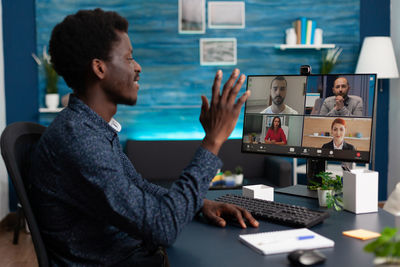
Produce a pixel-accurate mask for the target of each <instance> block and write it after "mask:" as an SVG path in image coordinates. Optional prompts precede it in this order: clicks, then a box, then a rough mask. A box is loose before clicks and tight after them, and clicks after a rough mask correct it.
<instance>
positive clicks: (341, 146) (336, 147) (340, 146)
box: [332, 141, 344, 149]
mask: <svg viewBox="0 0 400 267" xmlns="http://www.w3.org/2000/svg"><path fill="white" fill-rule="evenodd" d="M332 143H333V149H343V143H344V141H343V142H342V143H341V144H340V145H339V146H336V145H335V142H333V141H332Z"/></svg>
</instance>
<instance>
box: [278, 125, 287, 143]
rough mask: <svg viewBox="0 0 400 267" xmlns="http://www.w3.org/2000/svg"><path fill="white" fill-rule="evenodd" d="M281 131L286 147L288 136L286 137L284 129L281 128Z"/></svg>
mask: <svg viewBox="0 0 400 267" xmlns="http://www.w3.org/2000/svg"><path fill="white" fill-rule="evenodd" d="M279 129H280V135H281V140H282V141H283V142H284V143H285V145H286V144H287V141H286V135H285V132H284V131H283V129H282V128H279Z"/></svg>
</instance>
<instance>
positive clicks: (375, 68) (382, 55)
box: [356, 36, 399, 169]
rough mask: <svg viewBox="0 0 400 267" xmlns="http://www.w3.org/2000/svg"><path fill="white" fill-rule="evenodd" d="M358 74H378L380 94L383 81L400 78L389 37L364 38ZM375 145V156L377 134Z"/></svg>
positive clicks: (373, 161)
mask: <svg viewBox="0 0 400 267" xmlns="http://www.w3.org/2000/svg"><path fill="white" fill-rule="evenodd" d="M356 73H376V76H377V79H378V81H379V91H380V92H382V91H383V81H382V79H393V78H398V77H399V71H398V69H397V64H396V57H395V54H394V50H393V43H392V39H391V38H390V37H389V36H371V37H365V38H364V42H363V45H362V47H361V52H360V56H359V58H358V62H357V67H356ZM375 101H376V99H375ZM375 107H377V102H375ZM376 110H377V108H375V117H376ZM374 132H375V129H374ZM373 144H374V146H373V154H375V134H374V135H373ZM372 158H374V157H372ZM372 169H375V160H372Z"/></svg>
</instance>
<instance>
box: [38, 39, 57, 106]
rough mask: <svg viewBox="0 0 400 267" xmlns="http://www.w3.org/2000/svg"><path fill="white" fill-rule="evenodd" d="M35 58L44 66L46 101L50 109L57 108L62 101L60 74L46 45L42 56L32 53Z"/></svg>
mask: <svg viewBox="0 0 400 267" xmlns="http://www.w3.org/2000/svg"><path fill="white" fill-rule="evenodd" d="M32 57H33V59H34V60H35V61H36V63H37V64H38V65H39V66H40V67H43V69H44V74H45V79H46V97H45V103H46V106H47V107H48V108H49V109H56V108H57V107H58V105H59V103H60V96H59V94H58V87H57V82H58V77H59V76H58V74H57V72H56V71H55V70H54V68H53V65H52V64H51V61H50V56H49V54H47V51H46V46H44V47H43V53H42V57H41V58H39V57H38V56H36V55H35V54H32Z"/></svg>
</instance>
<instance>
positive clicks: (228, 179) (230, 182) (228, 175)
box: [224, 170, 235, 186]
mask: <svg viewBox="0 0 400 267" xmlns="http://www.w3.org/2000/svg"><path fill="white" fill-rule="evenodd" d="M224 180H225V185H226V186H234V185H235V176H234V175H233V174H232V172H231V171H229V170H226V171H225V172H224Z"/></svg>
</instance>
